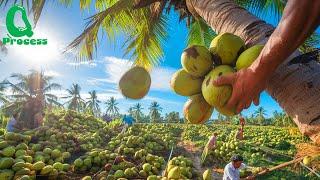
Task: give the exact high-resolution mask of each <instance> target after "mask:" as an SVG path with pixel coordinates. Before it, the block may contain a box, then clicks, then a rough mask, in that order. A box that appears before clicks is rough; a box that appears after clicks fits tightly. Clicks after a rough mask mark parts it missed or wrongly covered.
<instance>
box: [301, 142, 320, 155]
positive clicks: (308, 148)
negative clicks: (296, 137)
mask: <svg viewBox="0 0 320 180" xmlns="http://www.w3.org/2000/svg"><path fill="white" fill-rule="evenodd" d="M296 148H297V154H296V156H295V157H296V158H299V157H304V156H317V155H319V154H320V147H319V146H316V145H313V144H310V143H300V144H297V145H296Z"/></svg>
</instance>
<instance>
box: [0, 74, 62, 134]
mask: <svg viewBox="0 0 320 180" xmlns="http://www.w3.org/2000/svg"><path fill="white" fill-rule="evenodd" d="M10 78H11V79H13V80H14V81H15V83H13V81H11V80H9V79H5V80H4V81H2V83H1V85H2V87H5V88H8V89H10V92H11V94H10V95H8V97H9V100H10V102H9V101H8V100H7V102H6V103H5V105H4V108H3V109H4V111H5V112H7V113H13V112H20V117H19V119H18V120H19V121H21V123H23V124H24V125H25V127H27V128H32V127H33V125H34V124H33V120H34V115H35V114H37V113H39V112H42V111H43V110H44V108H45V107H46V106H48V105H49V104H52V103H54V104H58V105H61V104H60V103H59V102H58V97H57V96H55V95H54V94H51V93H50V91H52V90H55V89H60V88H61V86H60V85H59V84H57V83H52V82H51V81H52V79H53V78H52V77H51V76H46V75H44V73H43V72H38V71H34V70H31V71H30V73H29V74H26V75H23V74H20V73H15V74H12V75H11V76H10Z"/></svg>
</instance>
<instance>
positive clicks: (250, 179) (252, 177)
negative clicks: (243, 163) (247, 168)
mask: <svg viewBox="0 0 320 180" xmlns="http://www.w3.org/2000/svg"><path fill="white" fill-rule="evenodd" d="M246 179H247V180H254V179H255V177H254V176H248V177H246Z"/></svg>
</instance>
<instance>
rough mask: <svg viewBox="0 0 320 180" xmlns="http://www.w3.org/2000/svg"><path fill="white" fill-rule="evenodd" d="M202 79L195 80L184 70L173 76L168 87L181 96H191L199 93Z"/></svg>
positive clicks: (195, 78)
mask: <svg viewBox="0 0 320 180" xmlns="http://www.w3.org/2000/svg"><path fill="white" fill-rule="evenodd" d="M202 81H203V78H197V77H194V76H192V75H190V74H189V73H187V72H186V71H185V70H184V69H180V70H178V71H177V72H176V73H174V74H173V76H172V78H171V81H170V86H171V88H172V89H173V91H174V92H175V93H177V94H179V95H182V96H192V95H195V94H199V93H200V92H201V84H202Z"/></svg>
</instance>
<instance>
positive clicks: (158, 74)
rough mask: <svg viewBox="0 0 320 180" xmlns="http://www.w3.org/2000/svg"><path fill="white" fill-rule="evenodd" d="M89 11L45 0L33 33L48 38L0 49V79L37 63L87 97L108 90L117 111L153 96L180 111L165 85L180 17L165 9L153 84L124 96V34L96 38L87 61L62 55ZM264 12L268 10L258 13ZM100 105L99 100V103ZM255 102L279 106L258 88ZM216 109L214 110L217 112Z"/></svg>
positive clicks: (175, 63)
mask: <svg viewBox="0 0 320 180" xmlns="http://www.w3.org/2000/svg"><path fill="white" fill-rule="evenodd" d="M6 12H7V9H1V10H0V38H2V37H4V36H5V35H6V34H7V30H6V28H5V26H4V24H5V21H4V19H5V14H6ZM92 14H94V11H93V10H90V11H80V9H79V5H78V4H74V5H73V6H71V7H69V8H65V7H62V6H60V5H57V4H50V6H48V5H47V6H46V7H45V8H44V12H43V14H42V16H41V18H40V21H39V22H38V25H37V27H36V29H35V30H34V31H35V35H34V37H39V38H43V37H45V38H47V39H48V42H49V44H48V46H46V47H29V48H25V47H23V48H22V47H16V46H10V47H9V53H8V55H6V56H4V55H0V58H1V59H2V61H1V62H0V69H1V70H0V80H2V79H5V78H8V77H9V76H10V74H12V73H14V72H20V73H27V72H28V71H29V70H30V69H41V70H44V71H45V72H46V74H48V75H51V76H54V77H55V79H54V82H57V83H59V84H61V85H62V86H63V88H64V89H66V88H70V87H71V85H72V83H78V84H80V86H81V87H82V97H83V98H87V97H88V91H90V90H97V91H98V93H99V95H98V98H99V99H100V100H102V101H103V102H105V101H106V100H107V99H108V98H110V97H111V96H113V97H115V98H116V99H117V101H118V102H119V107H120V110H121V113H125V112H127V110H128V109H129V107H130V106H133V105H134V104H136V103H138V102H139V103H141V104H142V106H143V108H144V112H145V113H147V112H148V107H149V105H150V103H151V102H152V101H157V102H158V103H159V104H160V105H161V107H162V108H163V113H167V112H170V111H178V112H180V114H181V115H182V108H183V104H184V103H185V101H186V100H187V98H186V97H182V96H179V95H177V94H175V93H173V92H172V90H171V89H170V86H169V81H170V78H171V75H172V74H173V73H174V72H175V71H177V70H178V69H180V68H181V64H180V55H181V52H182V51H183V49H184V48H185V47H186V40H187V38H186V37H187V33H188V32H187V28H186V26H185V23H184V22H181V23H179V20H178V17H177V16H176V14H175V13H171V14H170V15H169V22H168V34H169V37H168V39H167V40H166V41H165V42H164V43H163V45H162V46H163V49H164V57H163V58H162V59H161V61H160V64H159V66H157V67H156V68H154V69H153V71H152V73H151V77H152V85H151V91H150V92H149V94H148V95H147V96H146V97H145V98H144V99H142V100H138V101H136V100H127V99H125V98H124V97H122V95H121V94H120V93H119V92H118V90H117V82H118V80H119V79H120V76H121V74H122V73H124V72H125V71H126V70H127V69H128V68H129V67H130V65H131V61H130V60H129V59H128V57H123V51H122V49H121V45H122V43H123V42H124V40H125V38H124V35H120V36H118V37H117V42H116V44H110V43H108V42H107V40H106V38H104V39H100V42H101V43H100V46H99V47H98V52H97V56H96V57H95V60H94V61H93V62H91V63H89V62H84V63H81V64H76V63H75V61H74V58H73V54H72V53H70V54H68V55H61V54H60V52H62V50H63V48H64V47H65V46H66V45H67V44H68V43H70V42H71V41H72V40H73V39H74V38H75V37H76V36H77V35H79V34H80V33H81V32H82V30H83V28H84V26H85V22H86V21H85V20H84V19H85V18H87V17H89V16H90V15H92ZM263 17H267V16H263ZM29 19H30V18H29ZM266 20H267V21H268V22H270V23H272V24H276V23H277V22H276V21H273V20H272V18H270V17H267V19H266ZM53 93H55V94H57V95H59V96H63V95H65V93H66V92H65V90H63V89H62V90H57V91H54V92H53ZM101 106H102V109H104V105H103V104H101ZM260 106H263V107H264V108H265V109H266V111H267V114H268V115H270V114H271V113H272V112H273V111H275V110H277V111H281V110H282V109H281V108H280V107H279V105H278V104H277V103H276V102H275V101H274V100H273V99H272V98H271V97H270V96H269V95H268V94H267V93H265V92H264V93H262V94H261V99H260ZM257 108H258V107H256V106H254V105H252V106H251V107H250V108H249V109H248V110H245V111H244V112H243V114H245V115H250V114H252V113H253V112H254V111H255V110H256V109H257ZM216 115H217V113H216V112H215V113H214V114H213V117H216Z"/></svg>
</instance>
